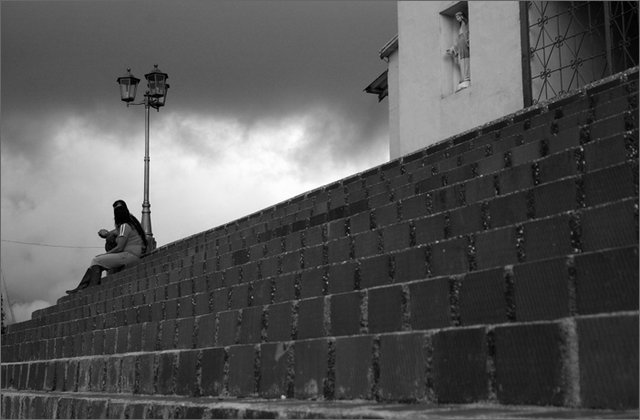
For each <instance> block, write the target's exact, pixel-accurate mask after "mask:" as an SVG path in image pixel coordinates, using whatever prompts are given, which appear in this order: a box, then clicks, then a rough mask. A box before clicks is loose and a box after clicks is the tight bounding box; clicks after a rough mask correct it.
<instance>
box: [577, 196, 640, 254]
mask: <svg viewBox="0 0 640 420" xmlns="http://www.w3.org/2000/svg"><path fill="white" fill-rule="evenodd" d="M636 205H637V198H635V199H629V200H624V201H621V202H617V203H614V204H611V205H608V206H602V207H596V208H592V209H587V210H584V211H583V213H582V215H581V216H582V218H581V220H582V225H581V227H582V237H581V241H582V250H583V251H585V252H586V251H597V250H599V249H604V248H614V247H621V246H627V245H635V244H637V243H638V233H637V228H636V229H633V226H637V221H636V220H637V219H636V216H635V215H636V211H635V209H634V207H635V206H636Z"/></svg>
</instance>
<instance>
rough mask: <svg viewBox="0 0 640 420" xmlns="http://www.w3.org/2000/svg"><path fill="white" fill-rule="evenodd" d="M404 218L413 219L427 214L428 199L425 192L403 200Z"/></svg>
mask: <svg viewBox="0 0 640 420" xmlns="http://www.w3.org/2000/svg"><path fill="white" fill-rule="evenodd" d="M400 204H401V208H402V211H401V215H402V220H413V219H417V218H419V217H423V216H426V215H427V201H426V198H425V196H424V194H420V195H414V196H413V197H409V198H407V199H406V200H402V201H401V203H400Z"/></svg>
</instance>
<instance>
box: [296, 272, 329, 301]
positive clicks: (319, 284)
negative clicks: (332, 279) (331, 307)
mask: <svg viewBox="0 0 640 420" xmlns="http://www.w3.org/2000/svg"><path fill="white" fill-rule="evenodd" d="M325 278H326V272H325V269H324V268H323V267H317V268H312V269H309V270H305V271H303V272H302V276H301V278H300V298H302V299H304V298H309V297H315V296H322V294H323V291H324V287H325V286H324V282H325Z"/></svg>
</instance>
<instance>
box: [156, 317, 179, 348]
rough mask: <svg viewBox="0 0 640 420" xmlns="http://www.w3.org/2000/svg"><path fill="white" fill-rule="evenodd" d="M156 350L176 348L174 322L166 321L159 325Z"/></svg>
mask: <svg viewBox="0 0 640 420" xmlns="http://www.w3.org/2000/svg"><path fill="white" fill-rule="evenodd" d="M158 343H159V344H160V348H159V349H158V350H171V349H174V348H176V320H175V319H167V320H166V321H162V322H161V323H160V338H159V340H158Z"/></svg>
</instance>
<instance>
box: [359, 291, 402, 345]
mask: <svg viewBox="0 0 640 420" xmlns="http://www.w3.org/2000/svg"><path fill="white" fill-rule="evenodd" d="M368 294H369V299H368V311H369V313H368V319H369V332H370V333H374V334H375V333H382V332H392V331H401V330H402V321H403V316H404V314H403V306H404V305H403V302H404V297H403V292H402V287H401V286H389V287H379V288H375V289H371V290H369V292H368Z"/></svg>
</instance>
